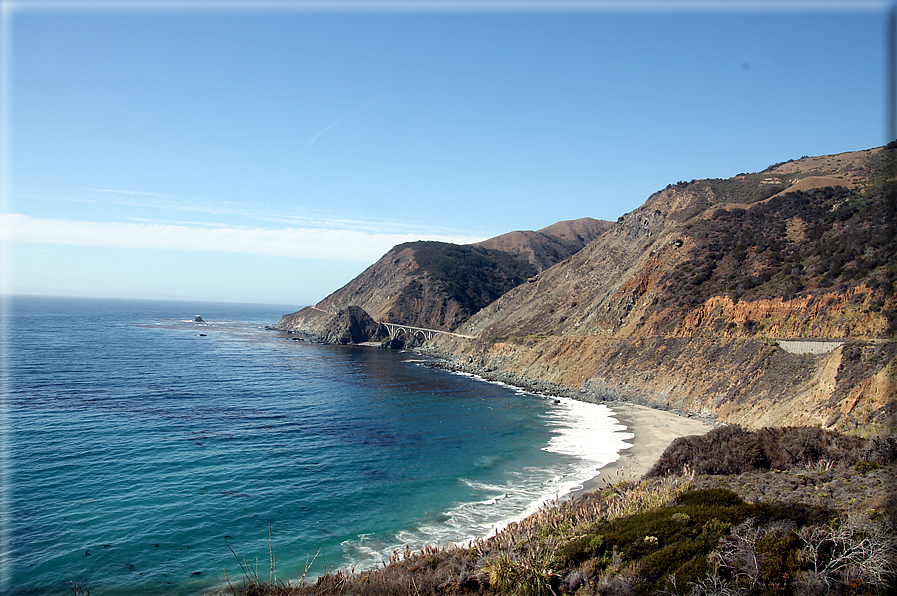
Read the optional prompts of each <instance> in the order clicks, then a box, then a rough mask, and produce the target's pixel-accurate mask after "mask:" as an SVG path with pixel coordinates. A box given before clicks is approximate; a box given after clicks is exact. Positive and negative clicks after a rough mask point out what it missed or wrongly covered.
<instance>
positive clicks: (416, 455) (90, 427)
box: [0, 299, 631, 596]
mask: <svg viewBox="0 0 897 596" xmlns="http://www.w3.org/2000/svg"><path fill="white" fill-rule="evenodd" d="M282 312H288V310H287V309H283V310H279V309H278V310H274V309H270V308H267V309H259V307H249V306H241V305H235V306H227V307H222V306H221V305H214V304H213V305H202V306H197V305H195V304H188V303H180V304H179V303H137V302H128V301H87V300H80V301H79V300H64V299H35V300H30V299H29V300H28V301H25V302H20V303H18V304H15V305H14V307H13V315H12V316H13V319H14V321H15V323H14V324H13V325H11V327H10V340H11V344H12V356H11V363H12V370H11V374H12V376H11V382H10V386H11V387H12V391H11V393H10V395H9V396H8V397H7V398H6V401H5V402H3V407H5V408H6V411H7V413H8V415H9V417H10V420H11V428H12V430H13V436H12V437H11V438H10V440H9V445H10V446H11V453H10V455H9V457H10V461H11V464H12V479H13V483H14V486H13V490H12V492H11V494H12V501H11V505H10V512H9V518H8V519H0V524H5V525H6V527H9V528H10V537H11V541H12V542H11V544H12V546H11V547H10V549H11V550H10V551H9V552H10V557H11V558H10V561H9V569H10V570H11V573H10V574H8V575H7V576H5V577H3V578H0V594H17V595H18V594H29V593H33V594H70V593H71V589H70V584H69V582H71V581H76V582H80V581H84V582H86V586H87V588H88V589H89V591H90V593H91V594H93V595H95V596H102V595H104V594H114V595H116V596H118V595H124V594H135V595H141V594H155V593H163V592H164V593H166V594H184V595H187V594H190V595H196V594H202V593H204V592H212V591H214V590H217V589H221V588H223V589H224V590H227V586H226V583H225V580H224V570H227V572H228V574H229V576H230V577H231V578H234V577H235V576H236V577H237V578H239V577H240V575H241V571H240V568H239V565H238V563H237V561H236V560H235V558H234V557H233V555H232V554H231V552H230V551H229V548H233V549H234V550H235V552H237V553H238V554H239V555H240V556H241V557H246V559H247V560H251V561H254V560H255V559H256V558H258V559H259V560H260V561H262V562H263V566H264V562H265V561H267V557H268V554H269V546H272V547H273V549H274V550H275V552H276V553H277V569H278V577H280V578H282V579H296V578H298V577H300V576H301V575H302V574H303V573H304V571H305V569H306V562H307V557H309V556H314V554H315V553H316V552H319V551H320V554H321V556H320V557H319V558H318V559H317V562H316V564H315V567H314V569H312V570H311V574H312V575H314V574H318V573H320V572H322V571H323V570H325V569H327V568H331V567H332V568H335V569H339V568H348V567H351V566H352V565H355V566H356V568H358V569H363V568H367V567H371V566H377V565H379V564H381V563H382V562H383V561H386V560H388V558H389V556H390V554H391V553H392V551H393V550H400V551H401V550H404V548H405V545H406V544H407V545H409V546H410V547H411V548H414V549H419V548H421V547H423V546H424V545H426V544H433V545H439V546H445V545H446V544H448V543H457V542H464V541H466V540H469V539H472V538H477V537H481V536H486V535H488V534H490V533H491V532H493V531H495V529H496V528H498V527H502V526H503V525H504V524H506V523H508V522H509V521H512V520H515V519H519V518H521V517H522V516H524V515H526V514H527V513H530V512H533V511H535V510H536V509H537V508H538V507H539V506H540V505H541V504H542V503H544V502H545V501H546V500H548V499H553V498H555V497H558V496H563V495H565V494H567V493H569V492H570V491H571V490H575V489H576V488H578V487H579V486H581V484H582V483H583V482H584V481H585V480H587V479H589V478H591V477H594V476H595V474H596V468H598V467H600V466H601V465H604V464H605V463H607V462H610V461H613V459H614V458H615V455H616V453H617V451H619V449H621V448H623V447H625V446H626V443H625V440H626V439H627V438H628V437H629V436H631V435H628V434H627V433H626V432H624V430H623V428H622V426H621V425H619V423H618V422H617V421H616V420H615V419H614V418H613V416H612V412H610V410H608V409H607V408H605V407H603V406H595V405H590V404H582V403H580V402H575V401H573V400H566V399H561V400H559V401H558V403H555V401H554V400H553V399H545V398H544V397H540V396H537V395H533V394H528V393H525V392H522V391H520V390H518V389H516V388H510V387H508V386H506V385H503V384H501V383H483V382H481V381H479V380H473V379H475V378H474V377H471V376H470V375H454V374H452V373H449V372H447V371H443V370H438V369H437V370H434V369H430V368H428V367H426V366H423V364H424V363H425V362H426V361H425V360H422V359H421V358H420V357H418V356H415V355H413V354H411V353H406V354H396V353H395V352H391V351H384V350H371V349H361V348H339V347H335V346H321V345H317V344H312V343H309V342H292V341H288V339H289V338H287V337H286V336H283V335H280V334H277V333H272V332H270V331H266V330H264V329H263V326H264V324H266V323H270V322H272V321H274V320H277V318H278V317H279V316H280V314H282ZM194 313H202V316H203V318H204V319H205V322H204V323H198V324H197V323H194V322H193V320H191V319H186V317H187V316H192V315H193V314H194ZM63 320H64V321H65V322H66V327H65V330H64V332H60V325H59V321H63ZM200 332H201V333H202V334H203V335H202V336H200ZM409 361H411V362H409ZM269 528H270V529H271V531H272V544H271V545H269V543H268V530H269Z"/></svg>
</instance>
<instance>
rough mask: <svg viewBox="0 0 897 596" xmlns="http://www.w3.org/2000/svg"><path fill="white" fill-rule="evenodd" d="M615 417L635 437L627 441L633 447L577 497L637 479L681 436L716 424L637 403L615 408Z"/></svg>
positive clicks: (617, 405)
mask: <svg viewBox="0 0 897 596" xmlns="http://www.w3.org/2000/svg"><path fill="white" fill-rule="evenodd" d="M611 409H612V410H613V411H614V414H615V416H614V417H615V418H616V419H617V420H619V421H620V423H621V424H624V425H625V426H626V428H627V429H628V430H629V432H631V433H633V434H634V435H635V437H634V438H632V439H629V440H628V441H627V442H629V443H632V447H629V448H627V449H624V450H623V451H621V452H620V458H619V459H618V460H617V461H615V462H613V463H611V464H608V465H606V466H604V467H603V468H601V469H600V470H599V473H598V476H596V477H595V478H593V479H592V480H590V481H588V482H586V483H585V485H584V486H583V488H582V490H579V491H576V494H580V493H584V492H589V491H593V490H597V489H599V488H602V487H604V486H607V485H608V484H614V483H615V482H619V481H621V480H635V479H638V478H639V477H641V476H642V475H643V474H644V473H646V472H647V471H648V470H650V469H651V467H652V466H653V465H654V462H656V461H657V459H658V458H659V457H660V456H661V455H662V454H663V452H664V450H665V449H666V448H667V447H668V446H669V445H670V443H672V442H673V440H674V439H676V438H678V437H685V436H688V435H702V434H704V433H706V432H707V431H709V430H710V429H712V428H713V426H712V425H710V424H707V423H706V422H701V421H700V420H695V419H693V418H687V417H685V416H677V415H676V414H673V413H672V412H665V411H663V410H655V409H653V408H648V407H645V406H639V405H635V404H626V403H616V404H614V405H613V406H611Z"/></svg>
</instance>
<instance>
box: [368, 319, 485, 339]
mask: <svg viewBox="0 0 897 596" xmlns="http://www.w3.org/2000/svg"><path fill="white" fill-rule="evenodd" d="M380 324H381V325H383V326H384V327H386V330H387V331H388V332H389V339H395V338H397V337H398V336H399V334H400V333H404V334H405V335H407V336H408V337H415V336H418V335H419V336H421V337H423V338H424V339H426V340H430V339H433V338H434V337H436V335H437V334H440V333H441V334H443V335H452V336H454V337H463V338H464V339H476V338H475V337H473V336H472V335H462V334H460V333H452V332H451V331H442V330H441V329H427V328H425V327H412V326H411V325H403V324H400V323H384V322H382V321H381V322H380Z"/></svg>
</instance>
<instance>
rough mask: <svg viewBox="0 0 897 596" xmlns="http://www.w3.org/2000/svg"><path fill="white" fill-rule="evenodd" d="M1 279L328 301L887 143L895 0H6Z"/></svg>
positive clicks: (73, 288) (47, 289)
mask: <svg viewBox="0 0 897 596" xmlns="http://www.w3.org/2000/svg"><path fill="white" fill-rule="evenodd" d="M0 4H2V7H0V18H2V23H0V54H2V55H0V69H2V73H0V78H2V80H0V83H2V85H0V87H2V91H0V103H2V107H0V125H2V131H0V137H2V138H0V150H2V157H0V234H2V246H0V247H2V249H3V255H2V263H0V292H2V293H3V294H40V295H62V296H97V297H116V298H147V299H177V300H202V301H226V302H256V303H271V304H283V305H295V306H296V307H297V308H298V307H300V306H303V305H307V304H313V303H316V302H318V301H319V300H321V299H322V298H324V297H325V296H326V295H327V294H329V293H330V292H332V291H334V290H336V289H337V288H339V287H341V286H342V285H344V284H345V283H346V282H348V281H349V280H351V279H352V278H353V277H355V276H356V275H358V274H359V273H361V272H362V271H363V270H364V269H365V268H366V267H368V266H369V265H371V264H372V263H374V262H375V261H376V260H377V259H378V258H379V257H380V256H382V255H383V254H384V253H385V252H386V251H387V250H389V249H390V248H391V247H392V246H394V245H396V244H399V243H401V242H407V241H412V240H440V241H446V242H456V243H468V242H475V241H478V240H482V239H486V238H489V237H493V236H497V235H499V234H503V233H505V232H509V231H512V230H537V229H540V228H543V227H546V226H549V225H551V224H552V223H555V222H557V221H561V220H567V219H575V218H580V217H593V218H596V219H606V220H612V221H613V220H616V219H617V218H618V217H619V216H621V215H623V214H624V213H627V212H630V211H632V210H633V209H635V208H637V207H638V206H640V205H641V204H642V203H643V202H644V201H645V200H646V199H647V198H648V197H649V195H650V194H651V193H653V192H655V191H657V190H660V189H662V188H664V187H666V186H667V185H668V184H671V183H676V182H677V181H680V180H692V179H700V178H728V177H731V176H735V175H736V174H738V173H741V172H756V171H760V170H763V169H764V168H766V167H767V166H769V165H771V164H773V163H777V162H781V161H785V160H788V159H794V158H799V157H801V156H804V155H824V154H830V153H840V152H844V151H854V150H861V149H868V148H871V147H876V146H880V145H883V144H885V143H887V142H888V141H889V140H891V139H893V121H894V117H893V110H894V108H893V106H892V105H891V102H890V101H889V99H888V98H889V96H892V95H893V93H892V92H890V91H889V90H890V89H891V86H892V81H891V78H890V73H889V68H890V67H891V66H892V64H893V60H890V59H889V58H888V51H889V48H892V45H891V41H890V40H889V37H888V34H887V31H888V24H889V22H890V21H889V20H890V18H891V10H892V7H893V5H892V4H891V3H889V2H883V1H864V0H855V1H851V2H831V1H800V0H794V1H790V2H763V1H753V2H737V1H735V2H727V1H710V2H701V1H700V0H697V1H690V2H672V1H671V2H664V1H663V0H657V1H651V2H644V1H640V0H634V1H631V2H602V1H596V2H589V1H581V2H580V1H574V2H555V3H550V2H492V1H487V0H484V1H480V2H476V1H475V2H466V1H463V0H462V1H457V2H442V1H425V0H422V1H418V2H415V1H400V2H378V1H376V0H369V1H364V0H361V1H354V2H344V1H337V2H330V3H320V2H314V3H311V2H293V1H290V0H283V1H273V2H242V1H239V0H237V1H234V2H228V1H224V2H222V1H218V2H214V1H213V2H203V1H201V0H199V1H197V0H193V1H181V2H168V1H152V0H147V1H141V2H136V1H130V0H121V1H114V0H113V1H105V0H99V1H93V2H80V1H78V0H69V1H43V0H32V1H28V0H25V1H18V2H10V1H7V0H0Z"/></svg>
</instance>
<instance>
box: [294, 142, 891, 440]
mask: <svg viewBox="0 0 897 596" xmlns="http://www.w3.org/2000/svg"><path fill="white" fill-rule="evenodd" d="M895 164H897V143H892V144H890V145H888V146H887V147H879V148H875V149H869V150H865V151H855V152H849V153H841V154H837V155H829V156H820V157H803V158H800V159H796V160H791V161H788V162H784V163H780V164H775V165H773V166H770V167H769V168H767V169H766V170H764V171H762V172H758V173H750V174H739V175H737V176H735V177H733V178H730V179H711V180H692V181H691V182H684V181H682V182H678V183H676V184H671V185H669V186H668V187H667V188H665V189H663V190H660V191H658V192H656V193H654V194H653V195H652V196H651V197H649V198H648V200H647V201H646V202H645V204H644V205H642V206H641V207H640V208H638V209H636V210H635V211H633V212H631V213H627V214H624V215H623V216H621V217H620V218H619V219H618V220H617V222H616V223H614V224H608V223H607V222H596V221H595V220H575V221H574V222H561V223H560V224H557V225H556V226H552V227H550V228H546V229H543V230H540V231H539V232H513V233H510V234H505V235H503V236H499V237H497V238H493V239H491V240H488V241H484V242H482V243H479V245H471V246H457V245H445V244H441V243H431V242H417V243H408V244H403V245H399V246H397V247H395V248H394V249H392V250H391V251H390V252H389V253H387V254H386V255H385V256H384V257H383V258H382V259H380V260H379V261H378V262H377V263H375V264H374V265H372V266H371V267H370V268H369V269H368V270H367V271H365V272H364V273H363V274H362V275H360V276H359V277H357V278H356V279H355V280H353V281H352V282H350V283H349V284H347V285H346V286H345V287H344V288H342V289H340V290H338V291H336V292H334V293H333V294H331V295H330V296H328V297H327V298H325V299H324V300H322V301H321V302H320V303H319V304H318V305H316V306H315V307H309V308H307V309H305V310H303V311H300V312H298V313H293V314H291V315H285V316H284V317H283V318H282V319H281V321H280V322H279V323H278V324H277V328H278V329H281V330H290V331H296V332H302V333H307V334H310V335H314V336H317V337H323V336H324V335H326V332H327V330H328V328H329V327H330V326H332V325H333V322H334V320H335V319H336V318H337V317H338V314H339V313H340V312H342V311H343V310H345V309H346V308H348V307H349V306H350V305H351V306H359V307H361V308H362V309H364V310H365V311H366V312H367V313H369V314H370V315H371V317H372V318H373V319H374V320H376V321H385V322H400V323H404V324H407V325H414V326H417V327H426V328H431V329H440V330H445V331H449V330H452V331H456V332H457V333H458V334H462V335H465V336H470V337H472V338H474V339H467V338H464V337H458V336H450V335H439V336H437V337H435V338H433V339H432V340H429V341H428V342H426V345H425V346H424V349H425V350H428V351H429V352H430V353H431V354H433V355H437V356H440V357H442V358H444V359H445V360H446V361H447V366H449V367H452V368H456V369H462V370H466V371H469V372H474V373H477V374H481V375H483V376H487V377H490V378H496V379H500V380H504V381H508V382H512V383H516V384H520V385H525V386H528V387H531V388H534V389H540V390H545V391H552V392H555V393H559V394H566V395H573V396H576V397H578V398H580V399H585V400H589V401H609V400H623V401H630V402H634V403H639V404H643V405H648V406H651V407H654V408H661V409H670V410H674V411H676V412H680V413H684V414H688V415H692V416H699V417H702V418H705V419H712V420H714V421H717V422H724V423H738V424H741V425H744V426H746V427H749V428H759V427H762V426H771V425H775V426H780V425H809V426H822V427H824V428H831V429H836V430H840V431H846V432H852V433H855V434H862V435H867V434H869V435H871V434H892V433H893V431H894V427H895V422H894V421H895V410H897V386H895V381H894V379H895V371H897V344H895V342H894V339H895V335H897V298H895V295H897V293H895V283H897V237H895V230H897V168H895ZM786 340H791V341H786ZM794 340H800V341H794Z"/></svg>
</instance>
